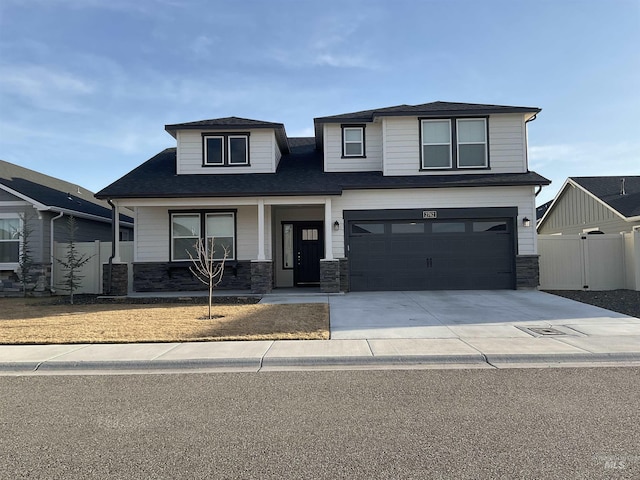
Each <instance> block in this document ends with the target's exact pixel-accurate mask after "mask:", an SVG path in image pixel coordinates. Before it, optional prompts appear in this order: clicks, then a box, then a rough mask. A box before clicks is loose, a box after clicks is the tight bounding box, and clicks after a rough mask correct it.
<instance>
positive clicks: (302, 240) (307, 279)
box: [293, 222, 324, 287]
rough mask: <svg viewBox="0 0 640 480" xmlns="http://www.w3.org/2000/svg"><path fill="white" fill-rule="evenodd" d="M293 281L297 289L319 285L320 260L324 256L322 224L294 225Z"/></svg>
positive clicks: (306, 223)
mask: <svg viewBox="0 0 640 480" xmlns="http://www.w3.org/2000/svg"><path fill="white" fill-rule="evenodd" d="M293 228H294V232H293V252H294V269H293V281H294V283H295V285H296V286H297V287H306V286H317V285H320V259H321V258H322V256H323V255H324V240H323V239H324V234H323V231H322V222H305V223H295V224H294V227H293Z"/></svg>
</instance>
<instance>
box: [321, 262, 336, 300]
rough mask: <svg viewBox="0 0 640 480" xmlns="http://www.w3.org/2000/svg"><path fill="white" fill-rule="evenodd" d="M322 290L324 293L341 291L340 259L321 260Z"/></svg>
mask: <svg viewBox="0 0 640 480" xmlns="http://www.w3.org/2000/svg"><path fill="white" fill-rule="evenodd" d="M320 291H321V292H322V293H338V292H340V261H339V260H320Z"/></svg>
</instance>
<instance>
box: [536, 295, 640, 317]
mask: <svg viewBox="0 0 640 480" xmlns="http://www.w3.org/2000/svg"><path fill="white" fill-rule="evenodd" d="M545 291H546V292H547V293H552V294H554V295H558V296H560V297H565V298H570V299H571V300H576V301H578V302H582V303H588V304H589V305H595V306H596V307H602V308H606V309H607V310H612V311H614V312H618V313H623V314H625V315H630V316H632V317H638V318H640V291H635V290H607V291H602V292H594V291H591V290H545Z"/></svg>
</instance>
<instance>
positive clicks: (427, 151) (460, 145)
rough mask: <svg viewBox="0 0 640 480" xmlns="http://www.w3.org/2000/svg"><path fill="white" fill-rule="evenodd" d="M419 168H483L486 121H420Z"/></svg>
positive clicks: (475, 119)
mask: <svg viewBox="0 0 640 480" xmlns="http://www.w3.org/2000/svg"><path fill="white" fill-rule="evenodd" d="M420 133H421V139H422V140H421V142H422V151H421V158H422V168H423V169H458V168H461V169H462V168H487V167H488V166H489V154H488V148H487V143H488V142H487V119H486V118H464V119H463V118H459V119H456V120H453V119H438V120H421V131H420Z"/></svg>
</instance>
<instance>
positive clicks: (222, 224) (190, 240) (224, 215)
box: [171, 211, 236, 262]
mask: <svg viewBox="0 0 640 480" xmlns="http://www.w3.org/2000/svg"><path fill="white" fill-rule="evenodd" d="M235 231H236V229H235V213H234V212H206V211H202V212H180V213H172V214H171V261H176V262H178V261H185V260H190V258H189V254H191V256H192V257H193V258H196V256H197V250H196V245H197V243H198V241H200V240H201V241H202V242H204V243H205V245H206V248H207V252H210V251H211V248H213V258H214V260H222V259H223V258H224V253H225V249H226V250H227V260H235V258H236V255H235V244H236V234H235Z"/></svg>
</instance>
